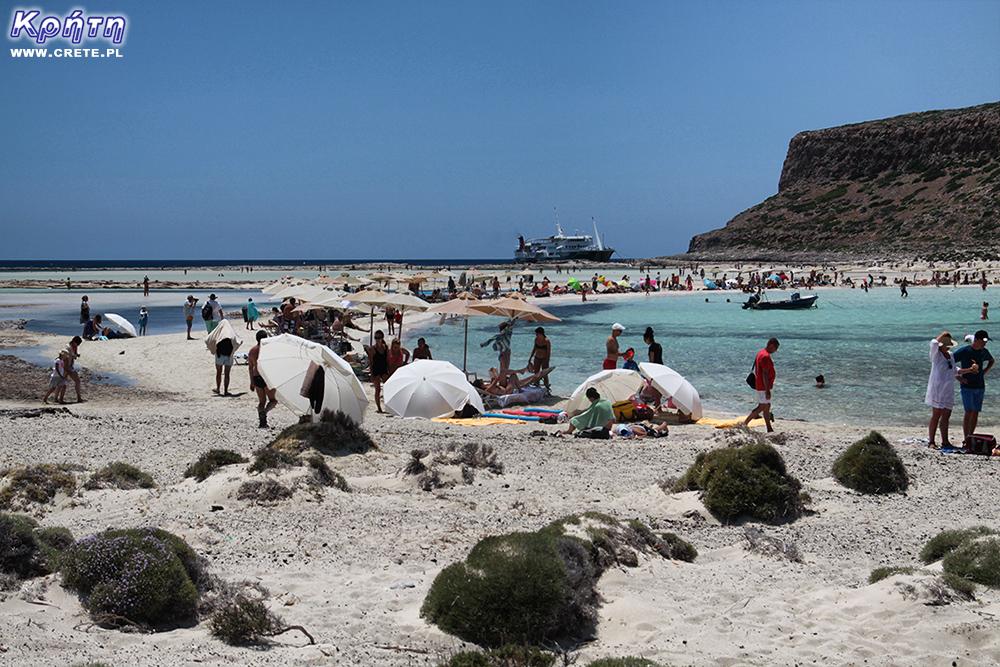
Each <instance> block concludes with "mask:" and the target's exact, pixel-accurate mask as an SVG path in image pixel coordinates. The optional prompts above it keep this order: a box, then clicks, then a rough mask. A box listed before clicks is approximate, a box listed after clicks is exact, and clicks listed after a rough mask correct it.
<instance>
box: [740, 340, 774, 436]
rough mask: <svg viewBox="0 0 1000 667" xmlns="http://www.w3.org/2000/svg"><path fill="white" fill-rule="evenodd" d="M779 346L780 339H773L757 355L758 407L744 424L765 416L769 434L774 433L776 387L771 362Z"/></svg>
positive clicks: (755, 368)
mask: <svg viewBox="0 0 1000 667" xmlns="http://www.w3.org/2000/svg"><path fill="white" fill-rule="evenodd" d="M779 345H780V343H779V342H778V339H777V338H772V339H771V340H769V341H767V347H765V348H764V349H763V350H761V351H760V352H758V353H757V358H756V359H755V360H754V364H753V368H754V373H755V374H756V376H757V384H756V385H755V386H754V389H755V390H756V392H757V407H756V408H754V409H753V411H752V412H751V413H750V414H749V415H748V416H747V418H746V419H745V420H743V423H744V424H749V423H750V422H751V421H752V420H754V419H756V418H757V417H758V416H759V415H763V417H764V425H765V426H767V432H768V433H772V432H773V431H774V429H773V428H771V389H772V388H773V387H774V363H773V362H772V361H771V355H772V354H774V353H775V352H777V351H778V346H779Z"/></svg>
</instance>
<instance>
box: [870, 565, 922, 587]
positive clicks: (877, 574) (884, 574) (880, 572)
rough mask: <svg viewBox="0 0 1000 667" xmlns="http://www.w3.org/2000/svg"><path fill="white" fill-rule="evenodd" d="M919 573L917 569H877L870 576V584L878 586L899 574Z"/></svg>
mask: <svg viewBox="0 0 1000 667" xmlns="http://www.w3.org/2000/svg"><path fill="white" fill-rule="evenodd" d="M916 571H917V568H915V567H877V568H875V569H874V570H872V573H871V574H870V575H868V583H869V584H877V583H878V582H880V581H882V580H883V579H888V578H889V577H891V576H893V575H897V574H913V573H914V572H916Z"/></svg>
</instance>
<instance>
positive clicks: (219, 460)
mask: <svg viewBox="0 0 1000 667" xmlns="http://www.w3.org/2000/svg"><path fill="white" fill-rule="evenodd" d="M246 462H247V460H246V459H245V458H243V457H242V456H240V455H239V454H237V453H236V452H233V451H230V450H228V449H212V450H210V451H207V452H205V453H204V454H202V455H201V456H199V457H198V460H197V461H195V462H194V463H192V464H191V465H190V466H189V467H188V469H187V470H185V471H184V476H185V477H194V478H195V479H196V480H198V481H199V482H204V481H205V480H206V479H208V478H209V477H210V476H211V475H212V473H213V472H215V471H216V470H218V469H219V468H221V467H222V466H228V465H232V464H234V463H246Z"/></svg>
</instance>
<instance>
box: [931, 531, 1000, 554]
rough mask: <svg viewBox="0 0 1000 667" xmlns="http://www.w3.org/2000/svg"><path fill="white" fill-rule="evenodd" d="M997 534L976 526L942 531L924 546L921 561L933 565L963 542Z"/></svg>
mask: <svg viewBox="0 0 1000 667" xmlns="http://www.w3.org/2000/svg"><path fill="white" fill-rule="evenodd" d="M995 534H996V531H995V530H993V529H992V528H988V527H986V526H976V527H975V528H964V529H961V530H954V529H952V530H942V531H941V532H940V533H938V534H937V535H935V536H934V537H932V538H931V539H930V540H929V541H928V542H927V544H925V545H924V548H923V549H921V550H920V560H921V562H924V563H933V562H934V561H936V560H941V559H942V558H944V557H945V555H947V554H949V553H951V552H952V551H954V550H955V549H957V548H958V547H959V546H960V545H961V544H962V543H963V542H966V541H968V540H971V539H975V538H978V537H982V536H984V535H995Z"/></svg>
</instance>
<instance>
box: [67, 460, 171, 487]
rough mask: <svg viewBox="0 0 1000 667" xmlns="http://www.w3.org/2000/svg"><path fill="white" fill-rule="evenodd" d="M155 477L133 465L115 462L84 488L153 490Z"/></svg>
mask: <svg viewBox="0 0 1000 667" xmlns="http://www.w3.org/2000/svg"><path fill="white" fill-rule="evenodd" d="M155 486H156V482H154V481H153V476H152V475H150V474H149V473H145V472H143V471H141V470H139V469H138V468H136V467H135V466H133V465H129V464H127V463H122V462H121V461H115V462H114V463H109V464H108V465H106V466H104V467H103V468H101V469H100V470H98V471H97V472H95V473H94V474H93V475H91V476H90V479H88V480H87V481H86V483H85V484H84V485H83V488H85V489H89V490H93V489H152V488H154V487H155Z"/></svg>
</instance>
